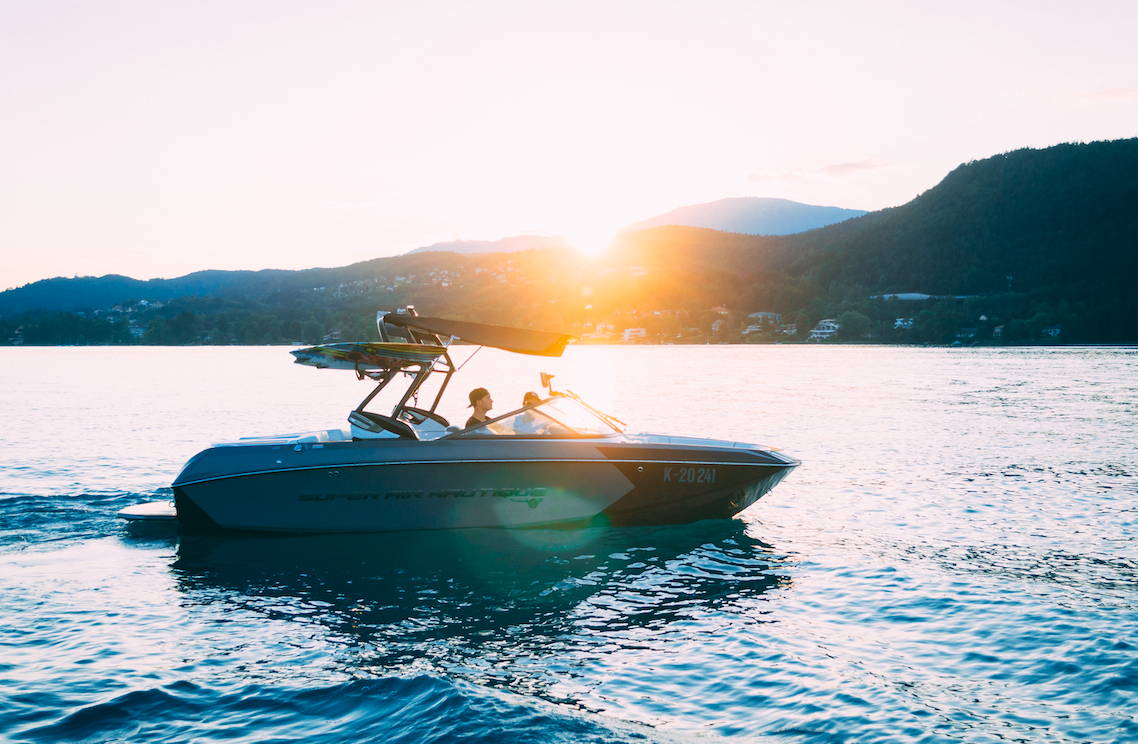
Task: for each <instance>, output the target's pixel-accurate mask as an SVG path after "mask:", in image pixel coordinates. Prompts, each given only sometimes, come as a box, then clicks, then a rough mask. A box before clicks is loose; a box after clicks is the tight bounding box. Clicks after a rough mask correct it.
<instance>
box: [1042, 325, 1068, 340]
mask: <svg viewBox="0 0 1138 744" xmlns="http://www.w3.org/2000/svg"><path fill="white" fill-rule="evenodd" d="M1040 333H1042V334H1043V335H1044V336H1047V337H1048V338H1059V336H1060V334H1062V333H1063V329H1062V328H1061V327H1060V326H1048V327H1047V328H1044V329H1043V330H1042V331H1040Z"/></svg>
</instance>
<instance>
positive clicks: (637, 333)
mask: <svg viewBox="0 0 1138 744" xmlns="http://www.w3.org/2000/svg"><path fill="white" fill-rule="evenodd" d="M647 335H648V329H647V328H625V329H624V342H625V343H626V344H627V343H630V342H632V341H639V340H640V339H643V338H645V337H646V336H647Z"/></svg>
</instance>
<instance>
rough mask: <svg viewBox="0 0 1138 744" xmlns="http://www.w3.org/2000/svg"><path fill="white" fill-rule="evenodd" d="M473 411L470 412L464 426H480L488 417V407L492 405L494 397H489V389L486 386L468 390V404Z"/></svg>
mask: <svg viewBox="0 0 1138 744" xmlns="http://www.w3.org/2000/svg"><path fill="white" fill-rule="evenodd" d="M468 407H469V408H473V409H474V412H473V413H472V414H470V418H468V419H467V420H466V428H467V429H469V428H470V427H472V426H481V425H482V424H483V423H485V422H486V420H487V419H488V418H490V415H489V414H490V409H491V408H493V407H494V399H493V398H491V397H490V391H489V390H487V389H486V388H483V387H480V388H474V389H473V390H471V391H470V405H469V406H468Z"/></svg>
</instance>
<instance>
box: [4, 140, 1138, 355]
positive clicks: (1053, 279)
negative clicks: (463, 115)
mask: <svg viewBox="0 0 1138 744" xmlns="http://www.w3.org/2000/svg"><path fill="white" fill-rule="evenodd" d="M551 244H552V245H554V246H557V243H556V242H551ZM894 293H924V294H925V295H931V296H933V297H930V298H929V299H927V300H924V301H921V302H916V301H905V300H886V299H881V296H882V295H889V294H894ZM128 299H147V300H151V301H152V302H151V304H150V305H148V306H144V305H141V304H135V305H133V306H130V307H124V309H123V310H121V311H115V312H102V313H87V314H86V315H82V316H81V315H78V314H72V313H68V312H61V311H67V310H79V309H86V310H92V309H96V308H103V309H106V308H109V307H111V306H112V305H122V304H124V303H125V301H126V300H128ZM154 300H161V301H162V302H163V303H164V304H163V305H162V306H161V307H157V306H155V305H154V303H153V301H154ZM406 303H414V304H416V305H417V306H418V307H419V308H420V310H421V311H423V312H425V313H427V314H432V315H446V316H449V317H454V318H456V319H466V320H483V321H485V322H491V323H501V324H506V325H522V326H529V327H535V328H541V327H544V328H552V329H558V330H565V331H568V332H575V333H581V334H587V333H593V335H597V334H596V333H594V332H593V331H591V330H590V329H596V328H597V327H601V326H603V327H606V328H608V327H610V326H612V327H615V328H617V329H620V328H622V327H646V328H648V329H649V333H650V334H654V335H652V336H650V337H651V338H655V339H657V340H675V339H677V338H683V339H686V340H693V341H702V340H712V336H711V335H709V334H710V331H708V328H709V327H711V326H712V323H713V321H714V320H717V319H722V318H724V317H728V316H723V315H722V312H721V311H720V310H718V309H717V310H715V311H714V312H712V311H711V310H710V308H719V307H721V306H722V307H726V308H727V310H728V313H729V322H730V323H731V324H732V325H731V326H730V327H729V331H728V332H721V331H716V333H717V334H720V335H717V336H715V337H714V338H716V339H719V340H727V339H731V338H734V339H739V338H741V336H740V335H739V334H740V333H741V331H742V328H743V327H744V324H745V322H746V321H745V320H744V318H745V315H746V314H747V313H751V312H756V311H766V312H773V313H779V314H781V315H782V317H783V320H784V322H787V323H794V324H796V325H797V327H798V331H799V333H798V336H797V338H799V339H801V338H802V337H803V336H804V331H805V330H808V329H809V327H810V326H811V325H812V324H813V323H815V322H816V321H817V320H819V319H821V318H840V317H843V315H847V316H849V317H854V316H859V317H860V321H859V324H860V326H861V327H863V328H868V329H869V330H868V331H867V333H869V334H872V335H871V337H872V338H875V339H877V340H880V341H888V342H920V343H951V342H953V340H954V339H955V340H956V341H960V339H961V338H964V339H974V340H976V341H981V342H983V341H988V340H991V341H993V342H1000V343H1002V342H1038V341H1048V340H1050V341H1056V340H1058V341H1060V342H1063V343H1136V342H1138V139H1128V140H1116V141H1111V142H1092V143H1086V144H1066V145H1057V146H1055V147H1049V148H1045V149H1023V150H1016V151H1013V152H1008V153H1004V154H1001V155H997V156H994V157H990V158H986V159H983V160H978V161H973V162H970V163H965V164H963V165H961V166H959V167H957V168H955V169H954V170H953V171H952V172H950V173H949V174H948V175H947V176H945V178H944V179H943V180H942V181H941V182H940V183H939V184H937V185H936V186H934V187H933V188H931V189H929V190H928V191H926V192H925V193H923V194H921V195H919V196H918V197H916V198H915V199H913V200H912V201H910V202H909V203H907V204H904V205H902V206H899V207H893V208H890V209H884V210H881V211H878V212H873V213H869V214H865V215H863V216H861V217H856V218H853V219H849V220H846V221H843V222H840V223H837V224H833V225H829V226H827V227H823V228H819V229H815V230H810V231H808V232H803V233H798V234H792V235H784V236H758V235H747V234H740V233H731V232H722V231H717V230H713V229H708V228H698V227H676V226H664V227H653V228H648V229H644V230H639V231H632V232H627V233H624V234H623V235H622V236H621V237H620V239H619V240H618V241H617V243H616V244H614V246H613V248H612V250H611V251H610V252H609V253H608V254H607V255H604V256H601V257H598V258H596V259H592V260H584V259H582V258H581V257H580V256H579V255H577V254H576V253H575V252H573V251H571V250H568V249H564V248H562V247H554V248H547V249H543V250H521V251H517V252H512V253H506V252H495V253H465V254H464V253H455V252H445V251H426V252H417V253H411V254H406V255H403V256H394V257H387V258H377V259H373V260H371V261H365V262H361V263H358V264H353V265H351V266H344V267H339V268H328V269H308V270H304V271H262V272H200V273H198V274H191V275H188V276H185V277H179V278H178V279H168V280H151V281H149V282H140V281H138V280H133V279H129V278H127V277H120V276H110V277H102V278H99V279H95V278H91V277H88V278H83V279H53V280H46V281H44V282H36V283H34V284H30V285H27V286H25V287H21V288H19V289H17V290H10V291H8V292H3V293H0V343H4V342H6V341H8V340H9V339H12V340H13V342H23V343H44V344H50V343H131V342H133V343H138V342H144V343H279V342H285V341H289V340H294V339H304V340H310V341H319V340H320V338H321V337H323V336H324V335H325V334H328V333H330V332H331V331H333V330H336V331H341V332H342V335H343V336H344V337H345V338H348V337H353V338H354V337H359V338H369V337H370V336H371V335H374V326H372V325H371V319H372V318H373V317H374V312H375V310H376V309H382V308H391V307H397V306H399V305H402V304H406ZM33 308H40V309H39V310H33ZM851 313H852V314H853V315H850V314H851ZM897 318H905V319H908V320H913V322H912V323H911V326H912V328H911V330H910V329H909V326H908V325H905V326H898V324H896V323H895V321H896V319H897ZM855 319H856V318H855ZM719 327H720V328H721V329H722V328H723V324H720V325H719ZM730 328H733V329H734V330H730ZM898 328H901V329H902V330H898ZM732 333H733V334H734V335H733V336H732V335H731V334H732ZM774 338H775V337H774V336H770V335H769V334H768V339H769V340H774ZM778 338H782V336H779V337H778ZM997 339H1000V340H999V341H997ZM969 342H971V341H969Z"/></svg>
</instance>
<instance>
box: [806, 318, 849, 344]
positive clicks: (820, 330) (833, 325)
mask: <svg viewBox="0 0 1138 744" xmlns="http://www.w3.org/2000/svg"><path fill="white" fill-rule="evenodd" d="M841 329H842V326H841V324H840V323H838V321H836V320H834V319H833V318H826V319H825V320H819V321H818V324H817V325H816V326H814V328H813V329H812V330H811V331H810V335H809V336H807V337H806V340H807V341H828V340H829V339H831V338H833V337H834V335H835V334H836V333H837V332H838V331H840V330H841Z"/></svg>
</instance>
